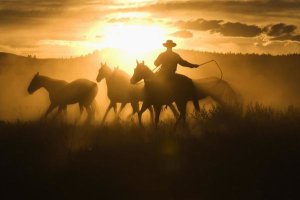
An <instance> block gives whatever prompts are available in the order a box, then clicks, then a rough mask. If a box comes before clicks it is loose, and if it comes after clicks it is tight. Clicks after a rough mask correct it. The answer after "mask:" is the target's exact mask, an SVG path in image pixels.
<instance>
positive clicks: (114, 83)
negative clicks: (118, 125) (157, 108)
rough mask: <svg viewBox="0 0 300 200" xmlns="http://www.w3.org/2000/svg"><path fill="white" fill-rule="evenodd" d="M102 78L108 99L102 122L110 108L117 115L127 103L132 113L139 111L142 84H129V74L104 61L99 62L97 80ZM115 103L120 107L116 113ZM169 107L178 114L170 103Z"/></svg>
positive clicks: (141, 98)
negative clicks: (112, 67)
mask: <svg viewBox="0 0 300 200" xmlns="http://www.w3.org/2000/svg"><path fill="white" fill-rule="evenodd" d="M102 79H105V80H106V85H107V96H108V98H109V99H110V104H109V106H108V107H107V109H106V112H105V114H104V117H103V120H102V123H103V122H104V121H105V119H106V117H107V114H108V112H109V111H110V109H111V108H113V109H114V112H115V114H117V115H119V114H120V112H121V111H122V110H123V108H124V107H125V105H126V104H127V103H130V104H131V107H132V114H131V115H133V114H135V113H137V112H138V111H139V104H138V103H139V101H144V98H145V93H144V85H143V84H138V85H132V84H130V76H129V75H128V74H127V73H125V72H124V71H122V70H119V69H114V70H112V69H111V68H110V67H108V66H107V64H106V63H101V67H100V69H99V72H98V76H97V82H100V81H101V80H102ZM117 103H121V107H120V109H119V111H118V113H117ZM170 108H171V110H172V112H173V114H174V115H175V116H177V115H178V113H177V110H176V108H175V107H174V106H173V105H170ZM148 109H149V111H150V114H151V118H153V117H152V115H153V110H152V107H148Z"/></svg>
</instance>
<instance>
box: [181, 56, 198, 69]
mask: <svg viewBox="0 0 300 200" xmlns="http://www.w3.org/2000/svg"><path fill="white" fill-rule="evenodd" d="M178 64H180V65H181V66H184V67H190V68H196V67H199V65H197V64H192V63H190V62H188V61H186V60H184V59H182V58H181V57H179V62H178Z"/></svg>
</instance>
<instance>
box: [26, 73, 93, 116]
mask: <svg viewBox="0 0 300 200" xmlns="http://www.w3.org/2000/svg"><path fill="white" fill-rule="evenodd" d="M40 88H45V89H46V90H47V91H48V93H49V98H50V102H51V103H50V106H49V108H48V110H47V111H46V113H45V115H44V117H47V115H48V114H49V113H50V112H51V111H52V110H53V109H54V108H56V107H58V113H57V114H59V113H61V112H62V111H65V110H66V108H67V105H69V104H75V103H78V104H79V108H80V114H82V112H83V108H85V109H86V111H87V113H88V119H90V117H93V116H92V114H94V113H93V112H94V109H93V107H92V103H93V101H94V99H95V97H96V95H97V92H98V86H97V84H96V83H94V82H92V81H89V80H87V79H77V80H75V81H73V82H70V83H68V82H66V81H63V80H56V79H52V78H49V77H46V76H41V75H39V73H37V74H36V75H35V76H34V77H33V79H32V80H31V82H30V84H29V86H28V89H27V91H28V93H29V94H32V93H34V92H35V91H36V90H38V89H40Z"/></svg>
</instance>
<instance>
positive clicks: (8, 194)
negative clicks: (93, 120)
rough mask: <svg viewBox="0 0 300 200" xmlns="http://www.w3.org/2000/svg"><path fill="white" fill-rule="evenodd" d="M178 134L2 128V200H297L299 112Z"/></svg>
mask: <svg viewBox="0 0 300 200" xmlns="http://www.w3.org/2000/svg"><path fill="white" fill-rule="evenodd" d="M207 114H208V113H202V114H201V115H199V116H196V120H195V119H193V120H194V122H193V124H192V125H191V127H190V128H189V130H188V129H183V128H181V129H179V130H177V131H176V132H173V129H172V128H171V126H170V125H169V124H168V123H166V124H161V127H160V128H159V129H158V130H154V129H151V128H146V129H141V128H139V127H137V126H136V125H135V124H130V123H129V124H128V123H127V124H125V123H124V122H121V123H116V124H111V125H108V126H91V125H81V126H74V125H67V124H60V123H50V122H31V123H5V122H1V123H0V159H1V162H0V177H1V185H0V190H1V192H0V195H1V196H0V199H15V198H22V199H204V200H205V199H243V200H244V199H251V200H253V199H282V200H283V199H299V198H300V194H299V193H300V123H299V122H300V112H299V111H298V110H296V109H293V108H290V109H288V110H285V111H283V112H274V111H273V110H272V109H269V108H263V107H260V106H252V107H251V108H249V109H248V111H247V113H246V115H245V116H243V117H241V116H240V115H236V114H233V113H225V112H222V111H220V110H215V111H213V112H212V113H211V115H210V114H208V115H207Z"/></svg>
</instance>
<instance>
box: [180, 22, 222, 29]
mask: <svg viewBox="0 0 300 200" xmlns="http://www.w3.org/2000/svg"><path fill="white" fill-rule="evenodd" d="M221 22H223V21H222V20H204V19H196V20H190V21H186V22H185V21H178V22H176V26H178V27H180V28H183V29H191V30H198V31H208V30H215V29H217V28H219V27H220V26H221V25H220V23H221Z"/></svg>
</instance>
